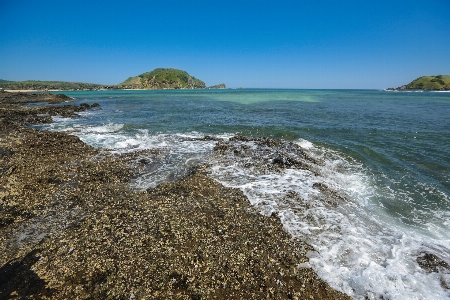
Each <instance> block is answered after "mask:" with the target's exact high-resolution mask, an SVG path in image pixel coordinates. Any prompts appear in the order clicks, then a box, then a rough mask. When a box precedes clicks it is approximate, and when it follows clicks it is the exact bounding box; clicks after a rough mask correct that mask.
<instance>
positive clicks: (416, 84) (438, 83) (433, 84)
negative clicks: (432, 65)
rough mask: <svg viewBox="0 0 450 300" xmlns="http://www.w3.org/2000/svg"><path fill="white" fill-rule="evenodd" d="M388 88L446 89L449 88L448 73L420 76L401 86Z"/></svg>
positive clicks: (449, 78)
mask: <svg viewBox="0 0 450 300" xmlns="http://www.w3.org/2000/svg"><path fill="white" fill-rule="evenodd" d="M388 90H430V91H448V90H450V75H437V76H422V77H419V78H416V79H414V80H413V81H411V82H410V83H408V84H405V85H402V86H401V87H398V88H396V89H394V88H388Z"/></svg>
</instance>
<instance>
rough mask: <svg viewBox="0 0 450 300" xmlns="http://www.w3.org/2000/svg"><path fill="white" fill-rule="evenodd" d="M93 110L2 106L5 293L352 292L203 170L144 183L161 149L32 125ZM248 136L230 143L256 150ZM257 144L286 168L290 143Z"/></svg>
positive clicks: (242, 151)
mask: <svg viewBox="0 0 450 300" xmlns="http://www.w3.org/2000/svg"><path fill="white" fill-rule="evenodd" d="M20 97H22V96H20ZM27 97H28V96H24V98H27ZM28 100H29V99H28ZM20 101H25V100H20ZM90 107H92V106H90ZM82 109H88V107H87V105H86V106H83V107H76V106H69V105H68V106H59V107H47V106H41V107H32V108H31V107H23V106H19V105H16V104H11V103H4V102H3V103H1V104H0V122H1V124H0V125H2V126H1V127H0V149H2V150H1V152H0V153H1V156H0V163H1V164H2V165H0V166H4V168H5V170H6V171H3V172H2V173H0V175H1V176H0V187H2V189H0V201H1V202H0V203H1V204H2V205H1V206H0V216H4V217H2V219H1V220H0V222H2V224H3V225H2V226H0V298H9V297H17V298H19V299H26V298H36V299H39V298H45V297H48V298H53V299H108V298H109V299H125V298H126V299H129V298H132V296H133V297H134V298H135V299H142V298H145V299H189V298H190V299H214V298H216V299H229V298H230V299H261V298H271V299H349V298H348V297H347V296H345V295H343V294H342V293H339V292H336V291H334V290H333V289H331V288H330V287H329V286H328V284H327V283H325V282H324V281H322V280H320V279H319V278H318V277H317V275H316V274H315V273H314V272H313V271H312V270H311V269H308V268H302V269H299V268H298V267H297V266H298V264H301V263H305V262H306V261H307V257H306V254H305V252H306V250H305V249H308V246H307V245H305V244H304V243H302V242H301V241H298V240H292V238H291V237H290V235H289V234H288V233H286V232H285V231H284V230H283V226H282V225H281V222H280V221H279V219H278V217H277V216H275V215H274V216H273V217H264V216H262V215H261V214H259V213H258V212H257V211H256V210H255V209H254V208H253V207H252V206H251V205H250V203H249V202H248V200H247V198H246V197H245V195H244V194H243V193H242V192H241V191H239V190H237V189H232V188H227V187H224V186H223V185H221V184H219V183H218V182H216V181H214V180H213V179H211V178H210V177H208V176H207V174H205V173H204V171H203V169H202V168H196V169H195V171H193V172H189V173H187V174H184V176H183V178H181V179H177V180H175V181H173V182H171V183H164V184H161V185H159V186H157V187H155V188H153V189H148V190H146V191H134V190H132V189H131V188H130V185H129V182H130V180H131V178H132V177H133V176H135V175H136V172H139V170H140V168H144V169H145V167H146V165H148V164H149V162H151V160H152V157H153V156H154V155H158V152H157V151H154V152H152V151H147V152H146V151H136V152H134V153H130V154H124V155H115V154H112V153H110V152H109V151H107V150H100V149H94V148H93V147H90V146H88V145H86V144H84V143H83V142H82V141H81V140H80V139H79V138H77V137H75V136H70V135H68V134H67V133H65V132H45V131H37V130H34V129H30V128H27V127H26V126H27V125H28V124H29V123H28V122H30V120H31V119H27V118H28V117H29V116H36V117H39V118H41V117H45V116H43V115H42V114H49V115H53V114H54V113H56V112H57V113H58V114H59V115H71V116H76V112H77V111H79V110H82ZM39 114H41V116H39ZM33 120H35V119H33ZM3 124H6V125H8V126H9V127H3ZM241 139H245V138H241ZM237 142H238V141H237V140H236V141H231V142H221V141H218V145H219V146H218V147H220V145H223V147H224V151H225V152H227V151H230V152H232V153H234V150H238V152H239V153H238V155H246V153H249V151H252V148H251V147H247V146H246V147H237V148H236V145H234V143H237ZM248 142H249V143H253V144H254V145H256V147H257V148H258V147H259V150H260V151H262V152H261V153H265V154H264V155H263V157H264V159H263V161H264V164H265V165H267V166H272V167H277V168H278V166H273V164H272V163H271V161H272V160H273V159H274V158H275V157H274V156H273V155H272V154H273V153H274V151H273V149H278V148H282V147H285V146H288V147H289V145H290V144H289V143H287V144H286V142H282V141H276V140H270V139H262V138H261V139H258V140H250V139H248ZM291 147H295V146H294V145H291ZM298 150H299V152H298V153H300V154H301V149H300V148H299V149H298ZM279 152H280V151H279ZM227 153H228V152H227ZM233 155H234V154H233ZM305 159H306V160H307V161H308V159H307V158H305ZM285 164H286V163H285ZM292 166H293V167H295V166H294V164H293V163H292V162H291V166H290V167H292ZM2 170H3V169H2Z"/></svg>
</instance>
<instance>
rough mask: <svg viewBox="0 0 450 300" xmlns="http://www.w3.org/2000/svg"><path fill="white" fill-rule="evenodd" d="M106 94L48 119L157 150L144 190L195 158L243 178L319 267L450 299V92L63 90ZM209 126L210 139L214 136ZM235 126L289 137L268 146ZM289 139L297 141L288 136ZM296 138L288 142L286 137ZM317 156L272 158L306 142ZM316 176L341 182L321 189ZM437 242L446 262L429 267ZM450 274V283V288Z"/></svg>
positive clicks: (328, 274) (78, 95)
mask: <svg viewBox="0 0 450 300" xmlns="http://www.w3.org/2000/svg"><path fill="white" fill-rule="evenodd" d="M64 94H66V95H68V96H70V97H73V98H74V99H75V100H74V102H73V104H81V103H89V104H93V103H99V104H100V106H101V108H100V109H94V110H89V111H86V112H83V113H80V118H77V119H67V118H59V117H54V118H53V119H54V123H52V124H45V125H40V126H37V127H38V128H40V129H46V130H55V131H70V132H71V134H73V135H76V136H78V137H79V138H80V139H81V140H83V141H84V142H86V143H87V144H90V145H92V146H95V147H102V148H108V149H112V150H113V151H114V152H117V153H123V152H132V151H138V150H146V149H150V150H159V151H160V153H161V154H160V155H159V156H157V157H156V158H155V157H152V158H149V159H148V161H149V163H148V165H147V167H146V169H145V170H144V172H142V174H141V175H140V176H139V177H137V178H134V179H133V181H132V183H131V184H132V187H133V188H134V189H137V190H140V189H146V188H149V187H154V186H156V185H158V184H160V183H162V182H166V181H172V180H175V179H177V178H182V177H183V176H185V175H186V174H188V173H189V170H190V169H191V168H193V167H196V166H200V165H206V172H208V174H209V175H210V176H211V177H212V178H214V179H215V180H217V181H219V182H221V183H222V184H223V185H225V186H228V187H235V188H238V189H241V190H242V191H243V192H244V193H245V195H246V196H247V197H248V199H249V201H250V203H251V204H252V205H253V206H254V207H255V208H256V209H257V210H258V211H260V212H261V213H262V214H264V215H271V214H272V213H276V214H277V215H278V216H279V217H280V219H281V221H282V223H283V226H284V228H285V230H286V231H288V232H289V233H290V234H291V235H292V236H293V237H295V238H300V239H301V240H304V241H305V242H307V243H308V244H309V245H311V247H312V249H313V250H311V251H309V252H308V257H309V263H308V264H307V265H302V266H299V267H311V268H313V269H314V270H315V271H316V272H317V274H318V275H319V276H320V277H321V278H323V279H324V280H326V281H327V282H328V283H329V284H330V285H331V286H332V287H333V288H335V289H337V290H340V291H342V292H344V293H346V294H348V295H350V296H352V297H353V298H355V299H447V298H450V289H449V288H450V269H447V268H446V267H448V266H449V265H450V199H449V195H450V93H446V92H428V91H424V92H393V91H384V90H275V89H239V90H231V89H226V90H170V91H169V90H165V91H89V92H84V91H83V92H81V91H80V92H64ZM205 136H207V138H204V137H205ZM234 136H248V137H269V138H274V139H277V140H283V141H286V143H285V144H283V143H281V144H280V145H281V146H277V147H272V148H270V147H263V146H262V145H260V144H258V143H257V142H255V140H252V139H234V140H233V139H232V143H233V147H235V153H237V152H236V151H238V152H239V151H240V152H239V153H240V155H234V154H233V152H231V153H225V154H223V155H217V154H216V153H215V151H214V147H215V145H216V144H217V140H219V139H222V140H224V141H229V140H230V138H232V137H234ZM288 142H289V143H288ZM283 145H284V146H283ZM292 145H296V146H300V147H301V149H303V151H304V152H305V153H306V154H307V155H308V156H309V157H312V158H313V159H315V160H317V161H318V162H320V163H319V164H317V165H315V166H314V170H312V169H301V168H285V169H283V170H281V171H280V170H271V169H261V168H260V167H258V166H260V165H263V164H264V162H267V161H270V159H273V158H275V157H277V156H280V155H282V156H283V157H285V158H286V157H288V158H289V159H292V160H294V159H295V158H296V156H298V155H299V153H298V151H297V150H296V149H297V148H296V147H293V146H292ZM259 162H261V163H259ZM317 184H323V185H326V186H328V187H330V188H331V189H332V190H333V191H334V192H335V193H336V194H338V195H340V196H339V197H340V199H342V201H341V202H340V203H339V204H338V205H329V203H325V202H323V201H320V199H319V198H318V197H317V195H318V190H317V188H316V187H317ZM425 253H427V255H432V256H428V257H433V258H436V259H437V261H439V263H440V267H436V266H435V267H434V269H433V268H432V269H433V270H432V272H430V273H428V272H427V271H426V270H425V269H424V267H423V266H421V265H420V264H419V261H420V258H421V257H423V256H424V255H425ZM445 287H447V288H445Z"/></svg>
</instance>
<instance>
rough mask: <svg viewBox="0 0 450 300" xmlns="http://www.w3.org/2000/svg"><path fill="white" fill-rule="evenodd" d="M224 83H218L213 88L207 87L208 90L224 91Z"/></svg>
mask: <svg viewBox="0 0 450 300" xmlns="http://www.w3.org/2000/svg"><path fill="white" fill-rule="evenodd" d="M226 88H227V87H226V85H225V83H219V84H216V85H213V86H208V89H226Z"/></svg>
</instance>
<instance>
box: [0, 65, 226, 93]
mask: <svg viewBox="0 0 450 300" xmlns="http://www.w3.org/2000/svg"><path fill="white" fill-rule="evenodd" d="M206 88H208V89H219V88H220V89H224V88H226V86H225V84H224V83H221V84H218V85H214V86H210V87H207V86H206V85H205V83H204V82H203V81H202V80H200V79H197V78H195V77H194V76H191V75H189V74H188V73H187V72H186V71H182V70H177V69H173V68H157V69H154V70H153V71H151V72H146V73H143V74H141V75H138V76H133V77H129V78H128V79H127V80H125V81H123V82H122V83H119V84H115V85H103V84H96V83H85V82H66V81H39V80H26V81H8V80H2V79H0V89H4V90H35V91H51V90H60V91H76V90H116V89H144V90H163V89H206Z"/></svg>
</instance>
